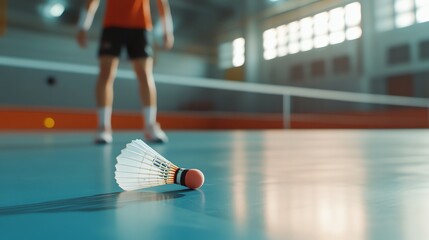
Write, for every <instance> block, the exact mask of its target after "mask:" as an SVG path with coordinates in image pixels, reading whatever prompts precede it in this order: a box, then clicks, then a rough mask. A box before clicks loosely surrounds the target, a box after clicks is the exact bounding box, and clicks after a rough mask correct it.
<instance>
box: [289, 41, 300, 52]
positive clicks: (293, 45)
mask: <svg viewBox="0 0 429 240" xmlns="http://www.w3.org/2000/svg"><path fill="white" fill-rule="evenodd" d="M299 50H300V46H299V43H298V42H291V43H289V54H295V53H298V52H299Z"/></svg>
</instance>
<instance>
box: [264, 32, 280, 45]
mask: <svg viewBox="0 0 429 240" xmlns="http://www.w3.org/2000/svg"><path fill="white" fill-rule="evenodd" d="M276 46H277V31H276V29H274V28H271V29H268V30H266V31H265V32H264V49H274V48H275V47H276Z"/></svg>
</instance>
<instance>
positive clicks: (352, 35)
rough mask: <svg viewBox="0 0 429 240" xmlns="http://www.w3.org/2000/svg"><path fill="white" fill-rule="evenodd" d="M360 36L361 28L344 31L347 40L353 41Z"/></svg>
mask: <svg viewBox="0 0 429 240" xmlns="http://www.w3.org/2000/svg"><path fill="white" fill-rule="evenodd" d="M361 36H362V28H361V27H353V28H349V29H347V31H346V39H347V40H355V39H358V38H360V37H361Z"/></svg>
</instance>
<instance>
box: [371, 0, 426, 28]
mask: <svg viewBox="0 0 429 240" xmlns="http://www.w3.org/2000/svg"><path fill="white" fill-rule="evenodd" d="M375 8H376V17H377V24H376V28H377V30H379V31H389V30H393V29H395V28H405V27H408V26H411V25H413V24H416V23H423V22H428V21H429V1H428V0H379V1H377V2H376V6H375Z"/></svg>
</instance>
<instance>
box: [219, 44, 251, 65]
mask: <svg viewBox="0 0 429 240" xmlns="http://www.w3.org/2000/svg"><path fill="white" fill-rule="evenodd" d="M218 55H219V61H218V64H219V67H220V68H221V69H227V68H231V67H239V66H242V65H243V64H244V62H245V40H244V38H237V39H235V40H234V41H232V42H225V43H222V44H221V45H220V46H219V48H218Z"/></svg>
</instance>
